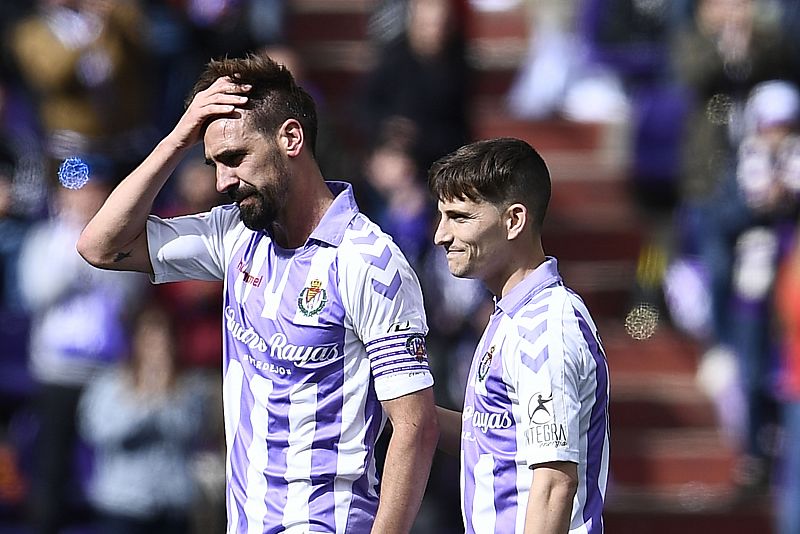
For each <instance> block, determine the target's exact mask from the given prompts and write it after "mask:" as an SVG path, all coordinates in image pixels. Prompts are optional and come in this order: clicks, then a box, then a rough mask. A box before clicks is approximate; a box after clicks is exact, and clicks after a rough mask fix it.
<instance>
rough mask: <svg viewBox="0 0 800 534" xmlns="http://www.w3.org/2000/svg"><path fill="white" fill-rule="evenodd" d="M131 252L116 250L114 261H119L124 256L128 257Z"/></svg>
mask: <svg viewBox="0 0 800 534" xmlns="http://www.w3.org/2000/svg"><path fill="white" fill-rule="evenodd" d="M131 252H133V251H132V250H129V251H128V252H117V254H116V255H115V256H114V263H119V262H121V261H122V260H124V259H125V258H130V257H131Z"/></svg>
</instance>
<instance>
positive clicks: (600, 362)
mask: <svg viewBox="0 0 800 534" xmlns="http://www.w3.org/2000/svg"><path fill="white" fill-rule="evenodd" d="M575 317H576V318H577V319H578V325H579V326H580V329H581V333H582V334H583V339H584V341H586V344H587V345H588V346H589V350H590V351H591V353H592V357H593V358H594V361H595V364H596V366H597V369H596V371H595V373H596V380H597V389H596V390H595V400H594V406H593V407H592V414H591V417H590V419H589V432H588V439H587V444H586V449H587V461H586V505H585V506H584V509H583V520H584V522H585V523H586V524H587V526H588V529H589V532H590V534H599V533H602V532H603V493H602V491H601V490H600V468H601V466H602V461H603V448H604V445H605V437H606V434H607V432H608V366H607V363H606V356H605V354H604V353H603V349H602V347H601V346H600V344H599V343H598V342H597V339H596V338H595V336H594V335H593V334H592V330H591V328H590V327H589V323H588V321H587V320H586V319H585V318H584V317H583V315H582V314H581V313H580V312H579V311H578V309H577V308H575Z"/></svg>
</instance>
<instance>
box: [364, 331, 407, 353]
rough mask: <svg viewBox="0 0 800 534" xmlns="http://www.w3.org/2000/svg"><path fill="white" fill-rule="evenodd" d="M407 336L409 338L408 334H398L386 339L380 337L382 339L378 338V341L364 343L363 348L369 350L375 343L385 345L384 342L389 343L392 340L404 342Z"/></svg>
mask: <svg viewBox="0 0 800 534" xmlns="http://www.w3.org/2000/svg"><path fill="white" fill-rule="evenodd" d="M408 336H409V334H398V335H394V336H386V337H382V338H378V339H373V340H372V341H370V342H369V343H366V344H365V345H364V346H365V347H366V348H367V349H368V350H369V347H371V346H372V345H374V344H375V343H385V342H386V341H390V340H392V339H403V340H405V339H406V338H408Z"/></svg>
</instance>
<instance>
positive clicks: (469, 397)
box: [461, 310, 501, 533]
mask: <svg viewBox="0 0 800 534" xmlns="http://www.w3.org/2000/svg"><path fill="white" fill-rule="evenodd" d="M500 322H501V316H500V314H499V311H498V310H495V312H494V313H493V314H492V316H491V317H490V318H489V324H488V325H487V326H486V330H485V331H484V335H483V339H482V340H481V343H480V344H479V345H478V347H477V348H476V349H475V354H474V355H473V357H472V365H471V366H470V371H469V376H468V377H467V390H466V394H465V396H464V406H465V407H466V406H475V405H476V403H477V401H478V399H477V396H476V395H475V386H474V385H473V381H474V379H475V373H476V372H477V368H478V362H480V360H481V358H482V357H483V355H484V354H485V353H486V351H487V350H488V349H489V347H490V346H491V343H492V339H494V335H495V333H496V332H497V328H498V326H499V325H500ZM468 425H469V427H470V428H467V426H468ZM461 430H462V432H461V436H462V439H461V448H462V450H463V451H464V470H465V473H464V495H463V496H462V498H461V499H462V501H461V508H462V510H464V518H465V525H464V526H465V527H466V532H468V533H469V532H475V527H474V525H473V524H472V508H473V506H472V505H473V501H474V499H475V465H476V464H477V463H478V454H479V452H480V448H479V445H478V444H477V443H476V442H472V441H467V440H464V439H463V436H464V435H465V432H464V431H466V430H470V431H471V430H472V420H469V419H468V420H466V421H463V420H462V422H461Z"/></svg>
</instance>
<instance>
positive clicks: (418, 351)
mask: <svg viewBox="0 0 800 534" xmlns="http://www.w3.org/2000/svg"><path fill="white" fill-rule="evenodd" d="M406 352H408V353H409V354H410V355H412V356H413V357H415V358H416V359H417V361H418V362H420V363H422V362H423V360H425V356H427V355H428V351H427V350H426V349H425V338H424V337H422V336H421V335H420V334H414V335H413V336H410V337H409V338H408V340H407V341H406Z"/></svg>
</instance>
